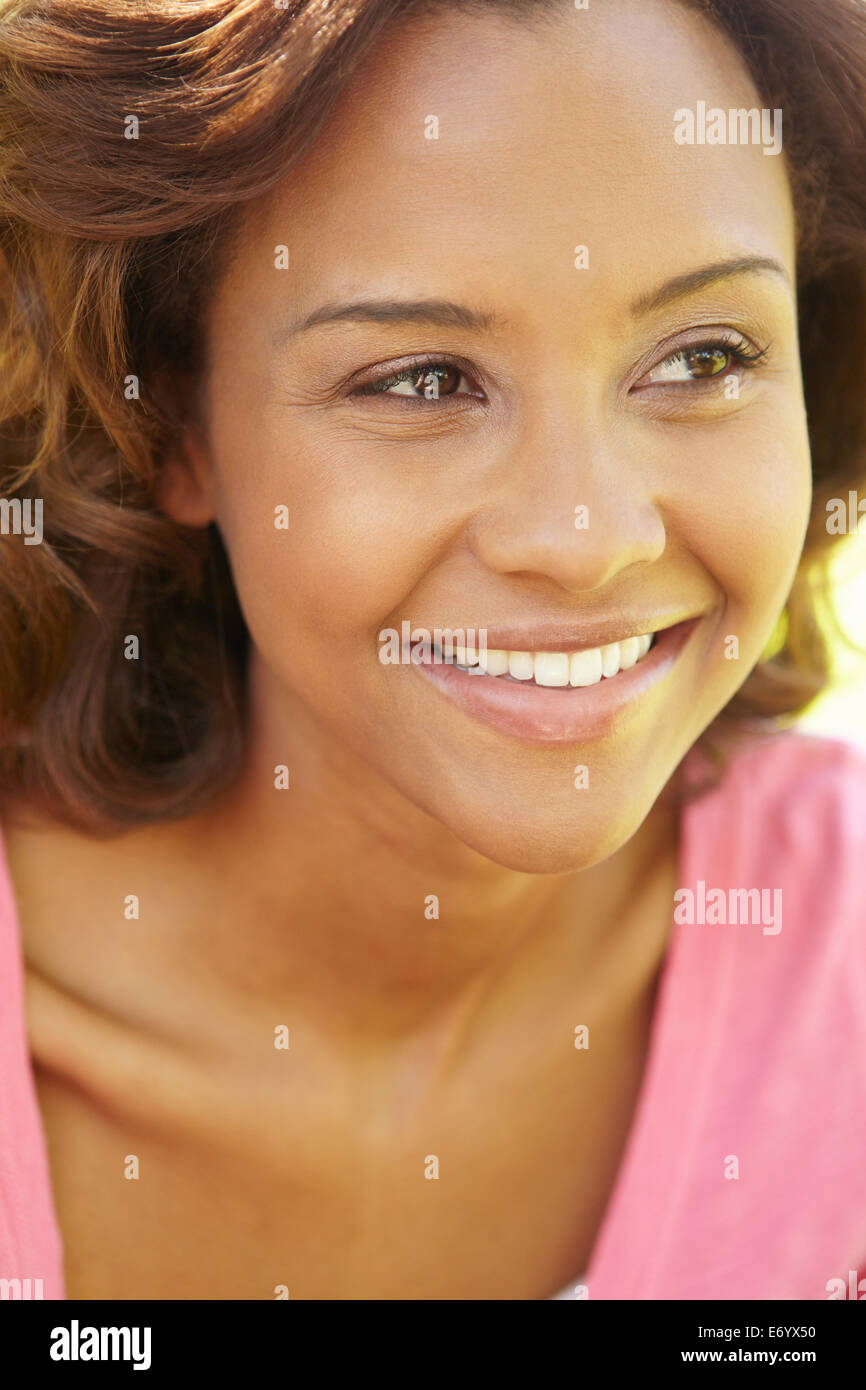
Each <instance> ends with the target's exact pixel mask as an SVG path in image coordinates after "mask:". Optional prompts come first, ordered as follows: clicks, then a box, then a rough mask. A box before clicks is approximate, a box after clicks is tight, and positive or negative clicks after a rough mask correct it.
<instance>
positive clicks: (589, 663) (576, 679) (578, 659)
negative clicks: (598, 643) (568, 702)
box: [569, 647, 601, 686]
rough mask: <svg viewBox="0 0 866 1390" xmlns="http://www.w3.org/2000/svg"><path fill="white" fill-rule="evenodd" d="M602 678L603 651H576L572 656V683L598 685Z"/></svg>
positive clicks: (570, 681) (570, 682) (570, 677)
mask: <svg viewBox="0 0 866 1390" xmlns="http://www.w3.org/2000/svg"><path fill="white" fill-rule="evenodd" d="M600 680H601V651H600V649H599V648H598V647H593V649H592V651H588V652H575V653H574V655H573V657H572V658H571V671H570V674H569V684H570V685H574V686H577V685H598V683H599V681H600Z"/></svg>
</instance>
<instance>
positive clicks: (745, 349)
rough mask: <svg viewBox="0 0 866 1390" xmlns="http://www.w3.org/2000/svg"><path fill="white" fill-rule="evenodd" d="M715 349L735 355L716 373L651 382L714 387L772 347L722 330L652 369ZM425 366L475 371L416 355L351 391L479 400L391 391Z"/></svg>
mask: <svg viewBox="0 0 866 1390" xmlns="http://www.w3.org/2000/svg"><path fill="white" fill-rule="evenodd" d="M713 352H721V353H724V354H725V355H726V356H728V357H730V358H731V359H732V360H731V362H730V363H729V365H728V366H727V367H726V368H725V370H724V371H723V372H717V373H716V374H715V375H713V376H708V377H692V378H691V379H690V380H686V381H680V382H668V383H660V382H651V383H650V386H651V387H655V388H658V387H659V386H661V387H662V389H667V390H670V389H673V390H674V391H677V390H682V388H683V387H684V386H689V387H691V388H692V389H694V388H697V389H698V390H699V391H703V390H706V389H710V390H711V389H712V388H713V387H714V386H715V385H716V383H718V382H720V381H724V380H725V379H726V378H727V377H728V376H730V375H731V369H732V368H736V367H739V368H742V370H744V371H751V370H753V369H754V368H755V367H757V366H758V365H759V364H760V363H761V362H762V361H763V360H764V358H765V357H766V355H767V353H768V352H769V348H768V347H764V348H758V347H756V346H755V345H754V344H753V343H750V342H749V340H748V339H747V338H744V337H742V336H741V335H740V334H738V333H731V334H722V335H720V336H718V337H715V338H707V339H704V340H703V341H701V342H696V343H689V344H687V345H686V346H685V347H680V348H677V350H676V351H675V352H672V353H670V354H669V355H668V356H667V357H665V358H664V359H663V360H662V361H661V362H657V363H656V364H655V366H654V367H653V368H651V369H650V370H652V371H658V370H659V369H660V368H662V367H666V366H668V365H669V364H671V363H674V362H676V361H677V359H678V358H681V357H685V356H686V355H688V354H696V353H713ZM425 367H445V368H449V369H450V370H452V371H456V372H459V373H460V375H461V377H466V378H467V379H471V373H470V372H469V370H468V368H467V367H466V366H465V365H464V364H463V363H462V362H461V361H460V360H459V359H457V358H452V357H447V356H444V357H436V356H433V355H432V354H431V355H429V356H426V357H419V358H416V359H415V360H414V361H412V362H410V363H408V364H407V365H406V366H405V367H401V368H400V369H399V371H397V372H390V373H389V374H388V375H387V376H382V377H377V378H375V379H374V380H371V381H368V382H364V383H363V384H362V385H361V386H358V387H356V388H355V389H354V390H353V391H352V392H351V393H350V394H351V395H352V396H355V397H358V396H361V397H367V398H369V397H371V396H385V398H386V399H387V400H389V401H398V402H399V403H400V404H401V405H402V404H404V403H405V404H407V405H409V406H411V407H415V406H417V405H422V406H426V405H432V406H434V408H436V406H437V405H438V402H439V401H453V400H459V399H461V398H462V399H464V400H466V399H476V400H477V398H478V397H477V393H476V392H471V393H470V392H467V391H456V392H453V393H451V394H450V395H447V396H433V397H427V396H392V395H390V394H389V388H390V387H392V386H398V385H400V384H401V383H402V382H411V381H413V380H414V379H415V378H417V377H419V376H420V375H421V374H422V373H423V371H424V368H425ZM645 375H646V373H645ZM458 385H459V382H458ZM644 389H647V388H644Z"/></svg>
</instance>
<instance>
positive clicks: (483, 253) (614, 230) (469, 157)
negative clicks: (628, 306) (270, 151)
mask: <svg viewBox="0 0 866 1390" xmlns="http://www.w3.org/2000/svg"><path fill="white" fill-rule="evenodd" d="M539 8H540V10H541V11H543V13H542V14H541V16H540V18H536V17H535V16H532V17H531V18H530V19H529V20H519V19H516V18H514V17H513V16H506V15H505V14H503V13H502V12H499V13H497V11H496V9H495V7H491V8H490V9H489V10H488V11H486V12H478V11H477V10H476V11H472V12H466V11H461V10H459V9H450V8H448V7H447V6H443V7H441V8H440V9H438V10H436V11H434V12H432V13H427V12H425V13H422V14H419V15H418V16H417V17H412V16H411V15H408V16H404V17H403V18H402V19H401V20H399V21H398V22H397V23H395V24H394V25H392V26H391V27H390V28H389V29H387V30H386V31H385V32H384V33H383V35H382V36H381V37H380V39H379V40H378V41H377V43H376V44H375V46H374V47H373V49H371V51H370V52H369V53H368V54H367V56H366V57H365V59H364V61H363V63H362V64H361V66H360V67H359V69H358V70H357V71H356V73H355V74H354V75H353V77H352V79H351V81H350V83H349V84H348V85H347V87H346V88H345V89H344V90H343V93H342V94H341V97H340V99H339V101H338V103H337V105H336V107H335V108H334V110H333V112H332V113H331V116H330V117H329V119H328V121H327V123H326V125H325V126H324V128H323V130H322V131H321V133H320V135H319V137H318V138H317V140H316V142H315V144H314V145H313V146H312V148H311V149H310V150H309V151H308V152H307V153H306V154H305V156H304V158H303V159H302V161H301V162H300V163H299V164H297V165H296V166H295V167H294V168H293V169H292V170H291V171H290V172H289V174H288V175H287V176H286V178H285V179H284V180H283V181H282V182H281V183H280V184H279V185H278V186H277V187H276V189H275V190H274V191H272V192H271V193H270V194H269V195H268V196H267V197H266V199H264V200H262V202H261V203H260V204H259V205H258V206H257V207H255V208H254V210H253V212H252V213H251V215H250V216H249V218H248V221H247V237H248V241H249V244H250V249H251V254H254V255H255V256H256V258H258V257H259V256H260V255H261V256H264V251H265V248H268V249H269V250H270V252H271V255H272V248H273V246H274V245H275V244H278V243H286V244H288V245H289V246H290V249H291V255H292V264H293V266H294V267H295V269H296V272H297V273H296V275H294V276H293V277H292V283H291V286H288V285H287V287H286V289H287V293H288V294H289V296H290V297H291V298H292V299H295V300H297V301H298V303H299V304H303V303H305V302H306V301H307V299H308V298H309V297H311V296H312V295H314V294H315V292H316V290H317V289H319V290H320V289H321V288H322V286H323V285H327V288H328V289H329V291H330V290H333V291H334V292H337V291H338V290H339V291H346V292H347V293H350V292H357V291H359V290H364V289H368V288H369V285H370V282H371V281H375V282H376V283H381V282H382V281H383V276H385V275H387V283H388V287H389V289H392V290H399V289H400V288H401V286H404V287H405V288H407V289H411V290H412V291H413V292H414V291H417V290H418V288H419V281H420V280H421V279H423V281H424V289H425V291H426V292H429V293H436V292H437V291H438V290H440V289H442V290H446V289H447V292H448V293H450V294H454V293H455V291H456V290H457V289H458V288H463V289H464V290H465V293H466V295H467V297H469V298H474V299H478V298H479V295H478V293H477V292H476V293H474V294H472V293H471V291H472V290H473V288H476V290H477V280H478V276H479V275H482V276H487V275H489V276H490V277H492V278H495V277H498V278H499V280H500V281H501V280H502V278H503V276H509V277H511V279H512V281H513V283H514V286H515V290H516V291H519V290H527V291H528V290H529V289H530V286H532V287H533V289H534V291H535V292H537V291H538V290H539V289H541V288H542V287H543V286H545V285H549V286H550V288H551V289H552V290H553V291H554V292H556V293H558V292H560V291H561V289H562V285H563V282H564V281H565V282H568V281H569V278H570V277H571V279H572V283H573V275H574V268H573V265H574V248H575V246H577V245H586V246H587V247H588V248H589V250H590V254H591V256H592V257H593V263H594V265H595V266H597V267H599V268H600V270H604V269H605V268H606V269H607V271H608V272H609V273H608V275H607V276H604V275H602V276H601V278H600V279H599V281H598V284H599V285H600V286H601V291H602V294H604V293H606V292H607V291H608V290H609V291H610V293H611V294H613V293H615V292H616V289H617V286H618V285H621V283H622V282H623V280H627V281H628V284H629V287H631V286H633V285H634V284H635V283H636V282H637V281H639V280H642V279H646V280H647V281H654V280H657V279H659V278H663V277H664V275H665V274H667V273H669V274H671V275H673V274H676V273H678V272H680V271H682V270H683V269H684V268H685V269H688V268H690V267H692V266H694V265H697V264H700V263H701V262H702V261H712V260H713V259H718V258H719V257H720V256H724V255H725V254H726V253H727V252H728V251H729V249H730V247H731V245H732V244H735V245H736V246H737V247H738V248H741V249H744V250H747V251H754V252H756V253H766V254H774V255H776V256H780V257H781V258H783V259H786V260H787V261H788V262H789V263H792V262H793V254H794V223H793V209H792V206H791V197H790V191H789V184H788V179H787V173H786V170H785V165H784V156H782V155H780V156H768V155H766V154H765V153H764V150H763V148H762V147H761V146H760V145H757V144H736V145H735V144H730V145H719V144H713V145H710V144H703V145H698V144H692V145H683V144H680V143H677V141H676V140H675V138H674V131H675V127H676V120H675V113H676V112H677V111H678V110H681V109H683V108H687V109H691V110H695V109H696V108H697V106H698V103H701V102H703V103H706V106H707V107H708V108H712V107H719V108H722V109H723V110H724V111H726V112H727V111H728V110H730V109H735V108H760V107H761V106H762V104H763V99H762V98H761V96H760V95H759V93H758V92H757V91H756V89H755V87H754V85H753V83H752V81H751V78H750V77H749V74H748V72H747V71H746V68H745V66H744V64H743V62H742V60H741V59H740V57H739V55H738V53H737V52H736V50H735V49H734V48H733V46H732V45H731V44H730V42H729V41H728V40H727V39H726V38H725V36H724V35H722V34H721V33H720V32H719V31H718V30H717V29H716V28H715V26H713V25H711V24H710V23H709V21H707V20H706V19H705V18H704V17H703V16H701V15H699V14H697V13H696V12H695V11H693V10H692V9H690V8H687V7H685V6H683V5H681V4H677V3H673V0H607V2H606V3H604V4H594V5H591V6H590V8H589V9H588V10H576V9H575V8H574V7H573V5H571V3H570V0H562V3H560V4H558V5H554V6H552V7H550V8H549V9H548V7H547V6H546V5H545V6H540V7H539ZM431 118H435V120H432V119H431ZM268 263H269V264H272V260H270V258H268Z"/></svg>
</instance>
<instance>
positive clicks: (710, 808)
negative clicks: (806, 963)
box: [685, 732, 866, 961]
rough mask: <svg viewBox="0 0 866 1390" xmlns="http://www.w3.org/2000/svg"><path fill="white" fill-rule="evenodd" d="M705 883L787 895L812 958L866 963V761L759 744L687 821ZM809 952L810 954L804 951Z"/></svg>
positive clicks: (798, 936) (793, 922)
mask: <svg viewBox="0 0 866 1390" xmlns="http://www.w3.org/2000/svg"><path fill="white" fill-rule="evenodd" d="M685 827H686V834H687V836H688V841H689V847H690V859H691V862H692V864H693V865H695V866H697V871H698V873H699V874H700V876H701V877H703V878H705V879H707V880H709V878H710V877H711V876H712V877H713V878H714V880H717V881H719V882H720V883H721V884H727V885H737V886H738V887H740V888H744V889H746V888H747V889H760V890H766V891H768V892H770V891H774V892H778V893H779V895H780V900H782V901H783V902H784V920H785V933H786V938H787V940H788V942H789V943H790V944H791V945H792V946H793V943H794V941H795V940H796V941H799V943H800V945H799V947H798V950H801V954H802V956H803V958H804V959H805V958H806V957H814V953H815V952H816V951H823V950H825V949H826V950H832V951H833V952H834V953H835V952H837V951H839V950H843V951H844V947H845V943H847V944H848V945H849V946H850V947H851V949H852V951H853V953H854V956H855V957H856V958H858V959H859V958H860V956H861V955H862V957H863V959H864V961H866V931H864V929H863V928H864V919H866V752H864V751H863V750H862V749H860V748H858V747H856V746H854V745H852V744H849V743H845V742H843V741H841V740H838V739H832V738H818V737H815V736H813V735H808V734H799V733H789V732H785V733H779V734H769V735H762V736H749V737H748V738H747V739H745V740H743V742H742V743H740V744H739V745H738V746H737V748H736V750H735V752H734V753H733V754H732V755H731V756H730V757H729V760H728V763H727V765H726V767H725V770H724V773H723V774H722V777H721V779H720V781H719V782H718V784H717V785H716V786H714V787H712V788H711V790H709V791H707V792H705V793H704V794H703V795H700V796H698V797H697V798H696V800H695V801H694V802H693V803H692V805H691V807H690V808H689V809H688V810H687V812H686V819H685ZM801 948H802V949H801Z"/></svg>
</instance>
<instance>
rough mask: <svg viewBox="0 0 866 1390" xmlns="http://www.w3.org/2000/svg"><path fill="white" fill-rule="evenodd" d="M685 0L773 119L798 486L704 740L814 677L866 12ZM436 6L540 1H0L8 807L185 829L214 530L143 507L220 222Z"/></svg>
mask: <svg viewBox="0 0 866 1390" xmlns="http://www.w3.org/2000/svg"><path fill="white" fill-rule="evenodd" d="M681 2H682V3H685V4H688V5H690V6H691V7H692V8H698V9H700V10H701V11H702V12H703V13H704V14H706V15H707V16H708V17H709V19H710V20H711V21H712V22H714V23H715V24H716V25H718V26H720V27H721V29H722V30H723V31H724V32H725V33H726V34H727V36H728V37H729V39H730V40H731V41H732V42H733V44H734V45H735V47H736V48H737V49H738V50H739V52H740V53H741V55H742V57H743V60H744V61H745V63H746V65H747V67H748V69H749V71H750V72H751V74H752V77H753V79H754V81H755V83H756V85H757V87H758V90H759V91H760V92H761V93H762V95H763V97H764V100H765V101H766V103H767V105H768V106H770V107H782V108H784V110H785V117H786V133H787V141H786V144H787V149H786V161H787V166H788V170H789V176H790V180H791V186H792V193H793V198H794V206H795V213H796V223H797V233H798V268H797V269H798V281H799V291H798V292H799V315H800V337H801V356H802V363H803V380H804V390H805V397H806V405H807V411H808V421H809V434H810V443H811V450H812V465H813V479H814V502H813V511H812V517H811V522H810V526H809V531H808V535H807V539H806V544H805V548H804V551H803V555H802V558H801V563H800V567H799V570H798V573H797V577H796V580H795V582H794V585H793V587H792V590H791V593H790V596H789V598H788V601H787V604H786V608H785V612H784V614H783V617H782V622H781V628H780V636H779V639H778V641H777V642H776V643H775V648H776V649H775V650H773V651H772V654H770V652H769V651H768V653H767V654H766V656H765V659H763V660H761V661H760V662H759V663H758V665H757V666H756V667H755V668H754V670H753V671H752V672H751V673H750V675H749V676H748V678H747V679H746V681H745V682H744V684H743V686H742V687H741V689H740V690H739V691H738V692H737V694H736V695H735V696H734V697H733V699H732V700H731V701H730V702H729V704H728V706H727V707H726V709H725V710H724V711H722V714H721V715H720V716H719V717H718V718H717V720H716V721H714V724H713V725H711V728H710V731H708V733H709V734H712V733H713V732H714V731H715V732H716V733H719V731H721V736H722V737H725V736H726V735H725V730H726V729H727V730H729V731H730V730H733V731H734V732H736V731H737V730H742V729H743V728H744V727H746V726H747V725H748V724H749V723H754V722H755V721H756V720H758V721H769V722H770V723H771V724H772V723H778V722H781V721H783V720H784V718H785V717H786V716H792V715H794V714H796V713H797V712H799V711H800V710H802V709H803V708H804V707H805V706H806V705H807V704H808V703H809V702H810V701H811V700H812V699H813V698H814V697H815V696H816V695H817V694H818V693H820V691H821V690H822V689H824V687H825V686H826V684H827V683H828V680H829V653H828V644H827V636H826V631H825V628H824V626H823V623H822V621H821V607H822V605H821V601H820V600H821V595H822V593H823V592H824V591H825V590H826V587H827V572H828V570H827V566H828V559H829V557H830V553H831V549H832V547H833V546H834V544H836V542H837V538H836V537H835V536H831V535H828V532H827V528H826V524H825V522H826V502H827V500H828V499H829V498H831V497H833V496H836V495H840V494H844V493H845V492H847V491H848V490H850V489H852V488H857V487H858V486H860V485H861V484H862V483H863V482H864V478H866V464H864V460H866V376H864V366H863V364H864V361H866V8H864V6H863V3H862V0H681ZM451 5H453V7H454V8H461V9H464V10H465V9H471V10H475V11H485V10H499V11H504V12H506V13H508V14H510V15H511V16H512V17H514V18H515V19H517V20H520V19H525V20H526V22H532V21H534V20H535V19H537V18H538V17H539V16H540V15H541V14H542V12H544V11H548V10H549V9H550V5H549V0H531V2H529V3H528V2H527V0H285V3H284V2H283V0H160V2H159V3H155V2H154V0H147V2H143V3H136V4H133V5H130V4H127V3H123V0H51V3H48V2H47V0H0V498H4V499H6V502H7V506H8V505H14V503H15V499H17V500H18V501H19V502H20V503H21V504H23V503H25V501H26V500H27V499H30V502H31V505H33V504H35V502H36V501H37V499H38V500H39V501H40V502H41V504H42V506H43V507H44V513H43V515H44V534H43V540H42V543H41V544H39V545H28V544H27V543H26V538H24V537H22V536H20V535H15V534H4V535H0V692H2V695H0V700H2V703H0V795H2V796H3V797H4V798H5V799H7V800H11V799H16V798H23V799H24V800H25V801H27V802H29V803H31V804H35V805H38V806H40V807H41V808H43V809H45V810H47V811H48V812H49V813H50V814H51V815H53V816H55V817H57V818H58V819H61V820H64V821H66V822H67V823H70V824H74V825H77V826H83V827H87V828H89V829H91V830H94V829H96V830H98V829H102V830H111V829H117V828H122V827H125V826H132V825H136V824H143V823H146V822H154V821H157V820H160V819H165V818H170V817H179V816H183V815H186V814H189V813H191V812H193V811H195V810H196V809H199V808H200V807H202V806H203V805H205V804H206V803H207V802H208V801H209V800H211V799H212V798H214V797H216V796H217V795H218V794H219V793H220V791H221V790H222V789H224V788H225V787H226V786H227V785H228V784H229V782H230V781H231V779H232V777H233V776H234V774H235V772H236V770H237V768H238V766H239V763H240V759H241V757H242V748H243V739H242V728H243V713H244V711H243V691H244V669H245V660H246V651H247V635H246V631H245V628H244V623H243V620H242V618H241V615H240V611H239V608H238V604H237V600H236V597H235V595H234V591H233V587H232V583H231V578H230V574H229V569H228V563H227V559H226V556H225V553H224V551H223V548H222V544H221V541H220V537H219V535H218V533H217V531H216V528H215V527H213V526H211V527H210V528H208V529H206V530H195V529H193V528H188V527H184V526H181V525H179V524H178V523H176V522H174V521H172V520H170V519H169V518H168V517H167V516H166V515H165V514H164V513H163V512H162V510H161V509H160V506H159V502H158V480H159V477H160V467H161V460H162V459H163V457H164V455H165V451H166V448H167V447H168V445H169V443H170V442H171V440H172V439H173V438H175V437H176V435H177V431H178V430H179V428H180V427H181V426H182V424H183V422H184V418H185V416H186V414H187V412H188V411H189V410H190V409H191V404H190V402H191V400H192V396H193V394H194V392H193V391H192V390H188V389H178V387H179V386H183V387H185V388H186V387H192V386H194V384H195V382H196V380H197V379H198V378H199V375H200V373H201V370H202V366H203V341H202V339H203V333H202V322H203V309H204V307H205V305H206V304H207V297H208V295H209V293H211V292H212V288H213V285H214V284H215V283H216V281H217V280H218V278H219V276H220V274H221V273H222V271H223V270H224V268H225V266H226V265H227V264H228V258H229V257H230V254H231V249H232V244H233V243H232V233H233V230H234V229H235V228H236V227H237V226H238V225H239V222H240V217H241V215H242V213H243V209H244V205H245V204H246V203H247V202H248V201H249V200H250V199H253V198H255V197H257V196H259V195H261V194H262V193H264V192H266V191H267V190H269V189H270V188H271V187H273V185H274V184H276V183H277V182H278V181H279V180H280V179H281V178H282V177H283V176H284V175H285V173H286V171H287V169H288V168H289V167H290V166H291V164H292V163H293V162H294V161H295V160H297V159H298V158H299V156H300V155H301V154H302V153H303V152H304V150H305V149H307V148H308V146H309V145H310V143H311V142H312V141H313V140H314V139H315V137H316V134H317V132H318V130H319V129H320V127H321V125H322V123H323V122H324V120H325V118H326V117H327V115H328V113H329V112H330V110H331V108H332V106H333V104H334V102H335V100H336V99H337V97H338V96H339V93H340V91H341V90H342V88H343V86H344V84H345V82H346V79H347V77H348V76H349V74H350V73H351V72H352V71H353V69H354V68H355V66H356V65H357V63H358V61H359V60H360V59H361V57H362V56H363V55H364V53H365V52H366V50H367V49H368V48H369V46H370V45H371V44H372V43H373V41H374V40H375V38H376V37H377V35H378V34H379V33H380V32H381V30H382V29H383V27H384V26H386V25H387V24H389V23H391V22H393V21H394V20H395V19H397V18H403V17H405V16H406V14H407V13H408V12H410V11H419V10H422V9H428V10H429V9H431V8H434V7H435V8H449V7H450V6H451ZM139 130H140V132H141V136H142V138H140V139H137V138H134V137H135V136H136V135H137V134H138V132H139ZM130 137H133V138H130ZM6 529H7V530H8V527H7V528H6ZM131 635H135V636H136V637H137V638H138V643H139V660H138V661H135V662H133V661H128V660H126V659H125V656H124V644H125V642H126V641H127V640H128V639H129V637H130V636H131ZM706 737H707V736H705V738H706ZM710 742H711V740H710ZM708 746H709V744H708Z"/></svg>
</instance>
